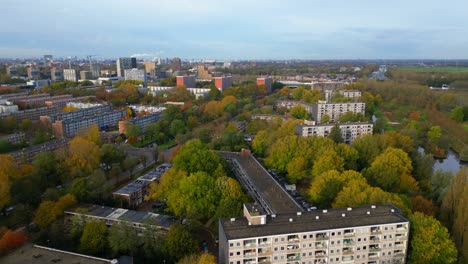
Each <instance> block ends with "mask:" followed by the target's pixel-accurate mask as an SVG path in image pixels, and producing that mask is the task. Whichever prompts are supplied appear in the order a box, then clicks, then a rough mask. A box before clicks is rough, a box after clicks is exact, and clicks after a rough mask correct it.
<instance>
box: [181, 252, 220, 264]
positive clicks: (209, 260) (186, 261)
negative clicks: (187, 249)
mask: <svg viewBox="0 0 468 264" xmlns="http://www.w3.org/2000/svg"><path fill="white" fill-rule="evenodd" d="M177 264H216V257H215V256H213V255H211V254H209V253H202V254H201V255H198V254H193V255H189V256H185V257H184V258H182V259H181V260H179V261H178V262H177Z"/></svg>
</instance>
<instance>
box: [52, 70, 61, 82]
mask: <svg viewBox="0 0 468 264" xmlns="http://www.w3.org/2000/svg"><path fill="white" fill-rule="evenodd" d="M50 78H51V79H52V81H53V82H61V81H63V70H62V69H60V68H52V69H51V70H50Z"/></svg>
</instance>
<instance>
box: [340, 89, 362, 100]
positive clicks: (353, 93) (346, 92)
mask: <svg viewBox="0 0 468 264" xmlns="http://www.w3.org/2000/svg"><path fill="white" fill-rule="evenodd" d="M338 93H339V94H341V95H342V96H344V97H347V98H360V97H361V96H362V93H361V91H357V90H340V91H338Z"/></svg>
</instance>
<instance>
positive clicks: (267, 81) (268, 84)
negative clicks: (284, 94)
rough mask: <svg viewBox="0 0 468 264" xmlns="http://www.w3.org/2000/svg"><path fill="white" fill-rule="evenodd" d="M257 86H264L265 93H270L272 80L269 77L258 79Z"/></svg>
mask: <svg viewBox="0 0 468 264" xmlns="http://www.w3.org/2000/svg"><path fill="white" fill-rule="evenodd" d="M257 85H265V89H266V93H267V94H270V93H271V92H272V85H273V79H272V78H270V77H259V78H257Z"/></svg>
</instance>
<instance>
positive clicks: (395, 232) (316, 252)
mask: <svg viewBox="0 0 468 264" xmlns="http://www.w3.org/2000/svg"><path fill="white" fill-rule="evenodd" d="M409 225H410V223H409V221H408V219H406V218H405V217H403V216H402V214H401V212H400V210H399V209H398V208H396V207H395V206H393V205H372V206H362V207H357V208H342V209H330V210H323V211H322V210H314V211H310V212H297V213H290V214H272V215H267V214H265V212H263V211H262V210H261V208H260V207H258V206H256V205H254V204H246V205H244V217H243V218H230V219H220V220H219V255H218V261H219V263H227V264H241V263H242V264H243V263H285V264H286V263H327V264H328V263H331V264H333V263H368V264H370V263H371V264H377V263H405V262H406V255H407V251H408V237H409Z"/></svg>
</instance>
